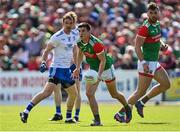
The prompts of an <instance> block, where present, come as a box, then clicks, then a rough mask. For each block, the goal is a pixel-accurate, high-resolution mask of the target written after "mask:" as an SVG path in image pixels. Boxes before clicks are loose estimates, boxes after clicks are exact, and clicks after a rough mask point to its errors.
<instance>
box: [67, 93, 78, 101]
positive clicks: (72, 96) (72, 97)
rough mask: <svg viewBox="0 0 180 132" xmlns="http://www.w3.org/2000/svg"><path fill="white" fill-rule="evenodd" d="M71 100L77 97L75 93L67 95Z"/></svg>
mask: <svg viewBox="0 0 180 132" xmlns="http://www.w3.org/2000/svg"><path fill="white" fill-rule="evenodd" d="M68 96H69V97H70V98H71V99H73V100H75V99H76V97H77V91H74V92H73V93H72V94H69V95H68Z"/></svg>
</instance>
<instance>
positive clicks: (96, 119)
mask: <svg viewBox="0 0 180 132" xmlns="http://www.w3.org/2000/svg"><path fill="white" fill-rule="evenodd" d="M94 119H95V121H98V122H100V116H99V114H96V115H94Z"/></svg>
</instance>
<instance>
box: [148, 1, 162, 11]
mask: <svg viewBox="0 0 180 132" xmlns="http://www.w3.org/2000/svg"><path fill="white" fill-rule="evenodd" d="M147 9H148V10H156V9H157V10H159V7H158V5H157V4H156V3H154V2H150V3H149V4H148V7H147Z"/></svg>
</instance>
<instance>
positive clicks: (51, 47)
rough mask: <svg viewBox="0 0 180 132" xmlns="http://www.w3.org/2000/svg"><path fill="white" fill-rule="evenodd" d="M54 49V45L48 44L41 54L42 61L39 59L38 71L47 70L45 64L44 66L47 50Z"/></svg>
mask: <svg viewBox="0 0 180 132" xmlns="http://www.w3.org/2000/svg"><path fill="white" fill-rule="evenodd" d="M52 49H54V46H52V45H50V44H48V45H47V46H46V48H45V50H44V52H43V54H42V61H41V65H40V72H42V73H43V72H45V71H46V70H47V66H46V60H47V57H48V54H49V52H50V51H51V50H52Z"/></svg>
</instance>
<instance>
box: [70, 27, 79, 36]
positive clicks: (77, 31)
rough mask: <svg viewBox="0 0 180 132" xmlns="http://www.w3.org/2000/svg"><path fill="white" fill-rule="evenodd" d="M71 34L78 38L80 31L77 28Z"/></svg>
mask: <svg viewBox="0 0 180 132" xmlns="http://www.w3.org/2000/svg"><path fill="white" fill-rule="evenodd" d="M71 32H72V34H73V35H76V36H78V35H79V30H78V29H77V28H75V29H73V30H72V31H71Z"/></svg>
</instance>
